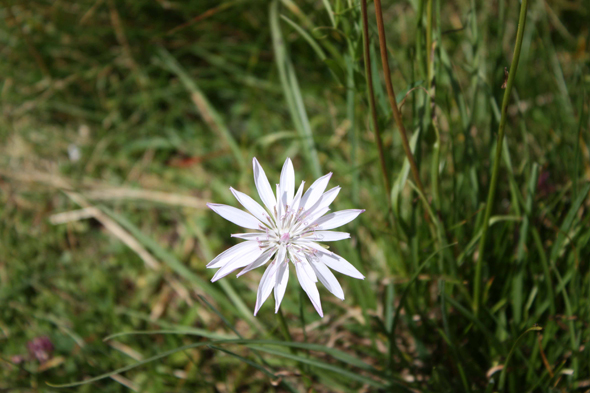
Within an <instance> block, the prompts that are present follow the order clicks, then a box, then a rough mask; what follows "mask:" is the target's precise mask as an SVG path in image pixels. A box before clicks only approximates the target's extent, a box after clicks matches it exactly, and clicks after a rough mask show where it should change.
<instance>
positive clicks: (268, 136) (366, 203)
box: [0, 0, 590, 392]
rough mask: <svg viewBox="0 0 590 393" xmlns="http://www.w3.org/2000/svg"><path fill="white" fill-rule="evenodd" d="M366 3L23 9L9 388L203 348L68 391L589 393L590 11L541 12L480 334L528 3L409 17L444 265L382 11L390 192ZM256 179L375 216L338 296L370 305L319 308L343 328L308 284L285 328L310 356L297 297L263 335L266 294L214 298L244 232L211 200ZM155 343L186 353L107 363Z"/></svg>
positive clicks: (297, 335) (407, 34)
mask: <svg viewBox="0 0 590 393" xmlns="http://www.w3.org/2000/svg"><path fill="white" fill-rule="evenodd" d="M359 4H360V3H359V1H357V0H301V1H292V0H282V1H278V0H273V1H270V2H269V1H266V0H264V1H263V0H235V1H223V2H218V1H213V0H197V1H180V0H133V1H115V0H82V1H64V0H62V1H60V0H56V1H33V0H22V1H13V0H6V1H2V2H0V20H1V21H2V23H1V24H0V102H1V110H2V113H1V116H0V356H1V357H0V391H7V392H8V391H11V392H12V391H19V392H21V391H22V392H37V391H39V392H49V391H57V390H58V389H57V388H52V387H50V386H48V385H47V384H46V382H49V383H51V384H66V383H71V382H76V381H83V380H85V379H89V378H91V377H95V376H99V375H101V374H104V373H109V372H111V371H113V370H117V369H119V368H122V367H126V366H129V365H133V364H135V363H137V362H142V361H144V360H149V359H150V358H151V357H155V356H158V355H167V353H166V351H172V350H174V349H175V348H179V347H182V346H185V345H188V346H189V348H184V349H181V350H179V351H176V352H174V353H172V354H171V355H170V356H163V357H161V358H158V359H155V360H154V361H151V362H146V364H142V365H141V366H140V367H137V368H133V369H132V370H130V371H127V372H121V373H116V374H112V375H109V376H108V377H106V378H103V379H100V380H98V381H96V382H92V383H89V384H85V385H81V386H77V387H73V388H70V389H69V390H74V391H81V392H94V391H100V392H123V391H129V390H133V391H141V392H189V391H190V392H194V391H199V392H200V391H203V392H266V391H279V392H282V391H310V392H333V391H342V392H348V391H365V392H368V391H414V392H418V391H420V392H479V391H489V392H496V391H511V392H566V391H587V390H588V389H590V346H589V345H588V340H589V338H590V334H589V332H590V330H589V329H588V327H589V323H590V301H589V295H590V276H589V274H590V271H589V266H588V260H589V257H590V245H589V240H590V225H589V223H590V214H588V210H589V209H590V200H589V198H588V191H589V188H590V186H589V183H588V181H589V180H590V155H589V151H588V143H590V136H589V133H588V130H589V126H590V115H589V113H590V107H589V100H588V96H589V92H588V91H589V90H590V76H589V69H590V67H589V66H590V52H589V31H590V25H589V23H588V21H589V20H590V4H589V3H588V2H587V1H584V0H571V1H565V0H549V1H543V0H530V1H529V7H528V15H527V22H526V23H527V24H526V29H525V32H524V38H523V47H522V52H521V58H520V64H519V68H518V72H517V74H516V79H515V84H514V88H513V90H512V94H511V96H510V99H511V100H510V104H509V106H508V110H507V126H506V140H505V144H504V150H503V155H502V162H501V169H500V181H499V187H498V192H497V194H496V198H495V200H494V205H493V214H492V219H491V221H490V224H491V227H490V229H489V236H488V239H489V240H488V242H487V244H486V247H485V256H484V257H483V258H484V259H483V260H484V265H483V284H482V288H483V291H482V292H483V296H482V307H481V310H480V311H479V312H478V313H475V312H473V310H472V307H471V304H472V301H473V299H472V288H473V277H474V270H475V269H474V268H475V261H476V259H477V257H478V256H479V255H478V251H477V246H478V240H479V236H480V230H481V227H482V220H483V209H484V206H485V203H486V196H487V192H488V188H489V183H490V173H491V167H492V165H493V157H494V150H495V147H496V133H497V130H498V124H499V121H500V110H499V107H500V104H501V102H502V96H503V94H504V90H503V89H502V87H501V85H502V82H503V80H504V69H505V67H509V66H510V62H511V60H512V53H513V48H514V43H515V35H516V29H517V21H518V14H519V7H520V5H519V4H520V3H518V2H516V1H505V0H494V1H486V2H476V1H474V0H472V1H468V0H456V1H441V0H434V1H428V0H408V1H384V4H383V17H384V20H385V29H386V33H387V44H388V51H389V61H390V65H391V77H392V80H393V84H394V87H395V89H396V93H397V95H398V97H397V101H398V103H400V102H401V101H402V100H404V98H405V101H404V103H403V107H402V115H403V121H404V124H405V127H406V129H407V130H408V131H409V132H410V133H411V136H412V141H413V143H415V145H416V149H415V156H416V159H417V161H418V164H419V167H420V174H421V178H422V181H423V182H424V184H425V188H426V191H427V198H428V200H429V202H430V203H431V204H432V205H433V207H434V209H435V211H434V214H435V215H436V217H438V220H440V222H441V225H442V226H443V237H444V244H447V247H446V248H444V249H441V244H442V243H441V242H440V239H437V237H436V235H435V234H433V232H431V230H430V225H431V224H432V217H429V215H428V214H429V213H428V212H427V211H426V209H424V205H423V204H421V203H420V200H419V197H418V195H417V194H416V193H415V192H414V191H413V188H412V187H411V185H410V184H409V180H411V176H410V175H409V167H408V165H407V163H406V164H404V151H403V149H402V145H401V140H400V137H399V134H398V131H397V130H396V129H395V123H394V122H393V119H392V113H391V108H390V106H389V103H388V100H387V94H386V91H385V87H384V84H383V70H382V68H381V60H380V58H379V45H378V41H377V29H376V24H375V14H374V7H373V4H372V2H370V3H369V15H368V16H369V28H370V36H371V54H372V59H371V60H372V63H371V64H372V65H371V67H372V69H373V82H374V85H375V86H374V87H375V97H376V103H377V105H376V109H377V114H378V125H379V128H380V130H381V135H382V139H383V145H384V151H385V153H386V154H385V164H386V169H387V177H388V181H389V182H390V183H391V184H392V186H391V189H386V188H385V187H384V182H383V180H382V173H381V171H380V164H379V155H378V150H377V146H376V143H375V141H376V139H375V133H374V130H373V126H372V125H371V121H370V117H369V107H368V98H367V97H368V96H367V84H366V81H365V68H364V66H363V53H362V29H361V12H360V6H359ZM429 10H431V11H432V13H431V15H432V19H430V22H429V19H428V15H429V13H428V11H429ZM429 24H430V26H431V27H432V30H431V34H432V35H431V40H432V41H433V42H434V49H433V50H432V54H433V62H432V63H431V64H429V63H428V58H429V56H428V50H427V42H429V40H428V38H429V37H428V36H427V31H430V30H428V27H429ZM429 66H432V67H433V75H434V80H435V84H434V87H435V88H434V89H432V90H431V91H432V93H433V95H434V98H435V99H434V103H435V104H434V105H435V111H436V116H435V117H434V118H431V117H430V116H429V114H430V112H429V107H430V102H429V101H428V99H427V96H426V94H425V90H424V89H429V78H428V68H429ZM413 87H419V88H418V89H415V90H412V91H410V90H411V89H412V88H413ZM433 121H434V123H433ZM433 124H434V125H437V127H438V129H439V130H440V143H439V144H438V145H437V143H436V141H437V140H436V135H435V130H434V127H433ZM437 146H439V148H437ZM437 149H439V151H440V163H438V162H437V161H436V159H435V158H434V157H435V155H434V154H433V152H435V151H436V150H437ZM252 157H257V158H258V160H259V161H260V162H261V164H262V165H263V167H264V168H265V170H266V173H267V174H268V175H269V178H270V181H271V184H272V182H278V178H279V173H280V169H281V166H282V163H283V161H284V160H285V158H287V157H291V158H292V159H293V161H294V165H295V170H296V181H297V184H298V183H299V182H300V181H301V180H305V181H306V183H307V184H308V185H309V184H311V182H312V181H313V180H314V179H315V178H317V177H318V176H319V175H321V174H324V173H327V172H334V176H333V177H332V180H331V185H332V186H336V185H340V186H342V187H343V189H342V191H341V192H340V195H339V197H338V198H337V200H336V201H335V204H334V210H340V209H347V208H364V209H367V212H366V213H365V214H363V215H362V216H361V217H360V218H359V219H357V220H356V221H355V222H353V223H351V224H349V225H347V226H346V227H345V229H343V230H346V231H348V232H351V233H352V239H351V241H348V242H338V243H333V244H331V246H332V247H333V249H334V250H335V251H336V252H338V253H339V254H341V255H343V256H344V257H345V258H346V259H348V260H349V261H350V262H351V263H353V264H354V265H355V266H357V267H358V268H359V270H361V271H362V272H363V274H365V276H366V277H367V278H366V279H365V280H364V281H356V280H354V279H351V278H348V277H345V276H342V275H338V274H337V276H338V278H339V280H340V281H341V283H342V285H343V287H344V291H345V295H346V300H345V301H343V302H341V301H340V300H338V299H336V298H335V297H334V296H332V295H331V294H330V293H329V292H327V291H326V290H325V289H323V288H321V289H320V293H321V296H322V301H323V307H324V312H325V317H324V318H323V319H322V318H320V317H319V316H318V315H317V314H316V313H315V311H314V310H313V307H312V306H311V303H310V302H309V300H308V299H307V298H306V297H305V296H302V295H301V294H302V292H301V291H300V289H299V285H298V283H297V282H296V280H295V279H294V278H293V276H294V275H292V278H291V282H290V284H289V286H288V288H287V294H286V296H285V299H284V301H283V305H282V309H283V312H284V314H285V318H286V319H287V323H288V326H289V330H290V334H291V336H292V338H293V340H294V341H295V342H298V343H304V344H302V345H301V346H300V348H292V347H291V348H289V347H287V345H288V344H285V343H284V337H283V335H282V334H281V331H280V329H279V323H278V320H277V319H276V317H275V315H273V314H274V313H273V309H272V306H270V303H273V300H272V299H269V300H268V301H267V304H265V305H264V306H263V308H262V309H261V311H260V312H259V314H258V316H257V317H253V316H252V311H253V309H254V304H255V299H256V289H257V286H258V282H259V279H260V276H261V274H262V271H253V272H251V273H249V274H248V275H245V276H244V277H241V278H240V279H236V278H234V277H233V276H229V277H227V278H225V279H223V280H221V281H219V282H216V283H213V284H211V283H209V280H210V278H211V277H212V275H213V273H214V271H211V270H206V269H205V265H206V264H207V262H209V261H210V260H211V259H212V258H213V257H214V256H215V255H217V254H218V253H220V252H222V251H224V250H225V249H227V248H228V247H230V246H231V245H233V244H235V243H236V242H235V241H234V239H232V238H230V234H231V233H236V232H240V231H241V230H240V229H239V228H237V227H236V226H235V225H233V224H231V223H229V222H227V221H225V220H223V219H222V218H221V217H219V216H217V215H215V214H214V213H213V212H212V211H210V210H209V209H207V208H206V207H205V203H206V202H218V203H225V204H229V205H232V206H238V204H237V202H236V201H235V200H234V198H233V196H232V195H231V193H230V191H229V187H230V186H233V187H235V188H237V189H239V190H240V191H243V192H246V193H247V194H249V195H251V196H253V197H254V198H255V199H258V198H257V196H255V193H256V192H255V187H254V182H253V179H252V169H251V160H252ZM437 163H438V165H437ZM433 168H434V169H433ZM437 178H438V179H439V180H436V179H437ZM437 182H439V183H440V189H439V190H440V191H439V192H437V191H436V190H437V188H436V184H437ZM436 196H438V198H436ZM433 198H434V199H433ZM429 257H430V259H428V258H429ZM425 261H426V262H425ZM201 296H202V297H203V298H204V299H205V300H203V298H201ZM535 326H539V327H542V328H543V330H542V331H528V332H526V331H527V329H529V328H532V327H535ZM157 330H166V331H168V333H166V334H164V333H162V332H160V333H153V334H144V335H129V336H119V337H115V338H113V339H110V340H106V341H103V339H104V338H105V337H107V336H109V335H111V334H115V333H122V332H132V331H150V332H154V331H157ZM525 332H526V333H525ZM523 333H524V334H523ZM238 336H241V337H243V338H244V340H246V341H243V342H239V343H229V344H220V343H217V344H215V343H211V341H212V340H220V339H236V338H238ZM519 337H520V338H521V339H520V340H519ZM251 340H273V342H274V344H272V345H271V344H269V343H268V342H266V343H264V342H260V341H251ZM305 343H307V344H305ZM193 344H194V345H193ZM191 345H192V347H190V346H191ZM197 345H199V346H197ZM504 366H506V367H504ZM501 374H503V375H502V376H501Z"/></svg>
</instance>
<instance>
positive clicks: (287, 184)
mask: <svg viewBox="0 0 590 393" xmlns="http://www.w3.org/2000/svg"><path fill="white" fill-rule="evenodd" d="M281 192H282V193H283V194H284V195H285V196H286V200H285V203H286V204H287V205H289V206H291V203H292V202H293V195H294V194H295V169H293V163H292V162H291V159H290V158H287V159H286V160H285V164H284V165H283V170H282V171H281Z"/></svg>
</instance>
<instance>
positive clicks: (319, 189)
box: [300, 172, 332, 210]
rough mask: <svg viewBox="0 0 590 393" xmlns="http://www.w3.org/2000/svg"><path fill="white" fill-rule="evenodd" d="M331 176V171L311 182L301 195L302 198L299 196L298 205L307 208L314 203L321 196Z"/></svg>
mask: <svg viewBox="0 0 590 393" xmlns="http://www.w3.org/2000/svg"><path fill="white" fill-rule="evenodd" d="M331 177H332V172H330V173H328V174H327V175H324V176H322V177H320V178H319V179H317V180H316V181H315V182H313V184H312V185H311V186H310V187H309V189H308V190H307V192H306V193H305V194H304V195H303V198H301V204H300V206H301V207H303V209H304V210H307V209H309V208H310V207H312V206H313V205H315V203H316V202H317V201H318V199H320V198H321V196H322V194H323V193H324V190H325V189H326V187H327V186H328V182H329V181H330V178H331Z"/></svg>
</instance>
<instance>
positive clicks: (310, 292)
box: [295, 263, 324, 318]
mask: <svg viewBox="0 0 590 393" xmlns="http://www.w3.org/2000/svg"><path fill="white" fill-rule="evenodd" d="M295 269H296V270H297V280H299V284H300V285H301V288H303V290H304V291H305V293H307V296H308V297H309V300H311V304H313V307H314V308H315V310H316V311H317V312H318V314H320V317H322V318H323V317H324V312H323V311H322V303H321V302H320V293H319V292H318V288H317V287H316V285H315V283H314V282H313V281H311V279H310V278H309V277H308V276H307V273H305V270H304V268H303V266H302V265H301V263H296V264H295Z"/></svg>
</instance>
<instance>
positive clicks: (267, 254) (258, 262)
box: [238, 248, 276, 277]
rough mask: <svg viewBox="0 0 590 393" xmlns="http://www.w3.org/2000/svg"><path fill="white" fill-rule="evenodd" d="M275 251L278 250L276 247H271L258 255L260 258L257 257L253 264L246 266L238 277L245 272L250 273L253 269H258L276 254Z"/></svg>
mask: <svg viewBox="0 0 590 393" xmlns="http://www.w3.org/2000/svg"><path fill="white" fill-rule="evenodd" d="M275 252H276V248H271V249H269V250H267V251H265V252H263V253H262V255H261V256H259V257H258V259H256V260H255V261H254V262H252V263H251V264H249V265H248V266H246V267H245V268H244V270H242V271H241V272H239V273H238V277H240V276H241V275H243V274H246V273H248V272H249V271H251V270H254V269H257V268H259V267H260V266H262V265H264V264H265V263H266V262H268V261H269V259H270V258H272V256H273V255H274V253H275Z"/></svg>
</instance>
